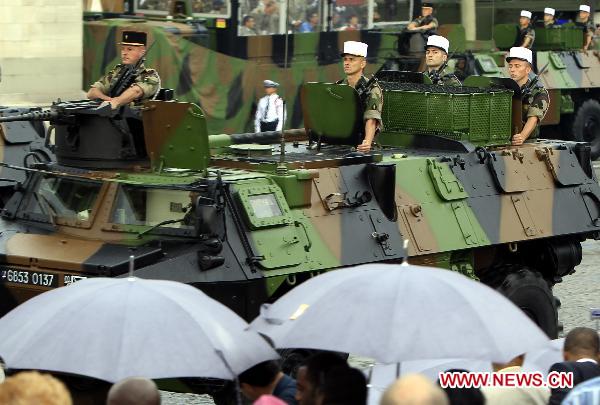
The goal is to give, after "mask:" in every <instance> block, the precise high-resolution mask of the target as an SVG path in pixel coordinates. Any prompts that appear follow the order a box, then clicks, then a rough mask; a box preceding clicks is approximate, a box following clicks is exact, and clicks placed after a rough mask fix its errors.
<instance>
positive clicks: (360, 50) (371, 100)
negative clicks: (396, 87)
mask: <svg viewBox="0 0 600 405" xmlns="http://www.w3.org/2000/svg"><path fill="white" fill-rule="evenodd" d="M367 48H368V45H367V44H365V43H363V42H357V41H346V42H344V52H343V53H342V55H341V56H342V60H343V62H344V73H345V74H346V78H345V79H342V80H340V81H338V82H337V83H338V84H348V85H350V86H352V87H354V88H355V89H357V91H361V92H364V93H363V96H362V97H361V99H362V100H363V104H364V108H365V110H364V113H363V120H364V123H365V130H364V138H363V141H362V143H361V144H360V145H358V146H357V147H356V149H357V150H358V151H359V152H363V153H366V152H369V151H370V150H371V146H372V144H373V140H374V139H375V135H376V134H377V132H378V131H379V130H380V129H381V111H382V110H383V92H382V91H381V88H380V87H379V85H378V84H377V82H376V81H372V82H371V86H370V87H369V88H366V87H367V82H368V80H367V79H366V78H365V76H364V75H363V71H364V69H365V66H367Z"/></svg>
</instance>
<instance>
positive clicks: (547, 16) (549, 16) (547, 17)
mask: <svg viewBox="0 0 600 405" xmlns="http://www.w3.org/2000/svg"><path fill="white" fill-rule="evenodd" d="M554 14H556V10H555V9H553V8H551V7H546V8H545V9H544V22H551V21H554Z"/></svg>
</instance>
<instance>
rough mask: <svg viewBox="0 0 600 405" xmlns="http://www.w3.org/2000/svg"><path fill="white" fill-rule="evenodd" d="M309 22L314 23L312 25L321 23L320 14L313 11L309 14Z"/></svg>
mask: <svg viewBox="0 0 600 405" xmlns="http://www.w3.org/2000/svg"><path fill="white" fill-rule="evenodd" d="M308 22H309V23H310V24H311V25H312V26H315V27H316V26H317V24H318V23H319V14H317V13H311V14H310V15H309V16H308Z"/></svg>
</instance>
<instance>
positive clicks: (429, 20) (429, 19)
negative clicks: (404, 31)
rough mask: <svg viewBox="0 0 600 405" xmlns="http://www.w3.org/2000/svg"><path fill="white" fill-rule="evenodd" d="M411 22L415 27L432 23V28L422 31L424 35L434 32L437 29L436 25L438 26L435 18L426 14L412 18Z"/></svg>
mask: <svg viewBox="0 0 600 405" xmlns="http://www.w3.org/2000/svg"><path fill="white" fill-rule="evenodd" d="M411 23H414V24H416V25H417V27H422V26H424V25H427V24H433V28H431V29H429V30H427V31H425V32H424V34H426V35H432V34H434V33H435V31H436V30H437V27H439V23H438V20H437V18H435V17H433V16H431V15H428V16H427V17H423V16H420V17H417V18H415V19H414V20H412V21H411Z"/></svg>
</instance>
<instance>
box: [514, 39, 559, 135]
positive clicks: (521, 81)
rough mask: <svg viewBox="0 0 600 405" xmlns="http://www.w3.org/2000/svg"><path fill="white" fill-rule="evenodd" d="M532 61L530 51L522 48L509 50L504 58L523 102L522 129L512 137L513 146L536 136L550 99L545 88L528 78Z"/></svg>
mask: <svg viewBox="0 0 600 405" xmlns="http://www.w3.org/2000/svg"><path fill="white" fill-rule="evenodd" d="M532 59H533V54H532V53H531V49H527V48H523V47H514V48H510V53H509V55H508V57H507V58H506V62H507V63H508V72H509V73H510V77H511V79H513V80H514V81H515V82H517V84H518V85H519V87H520V88H521V94H522V99H521V100H522V102H523V111H522V117H521V119H522V121H523V129H522V130H521V132H519V133H517V134H514V135H513V137H512V144H513V145H521V144H523V142H525V140H527V139H528V138H530V137H536V136H537V134H538V132H539V125H540V122H541V121H542V119H544V116H545V115H546V112H547V111H548V107H549V105H550V97H549V96H548V91H547V90H546V88H545V87H544V86H543V85H542V84H541V83H540V82H539V81H538V82H537V83H536V84H535V85H533V84H532V81H531V80H532V79H530V78H529V73H530V72H531V70H532V67H531V63H532ZM532 135H533V136H532Z"/></svg>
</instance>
